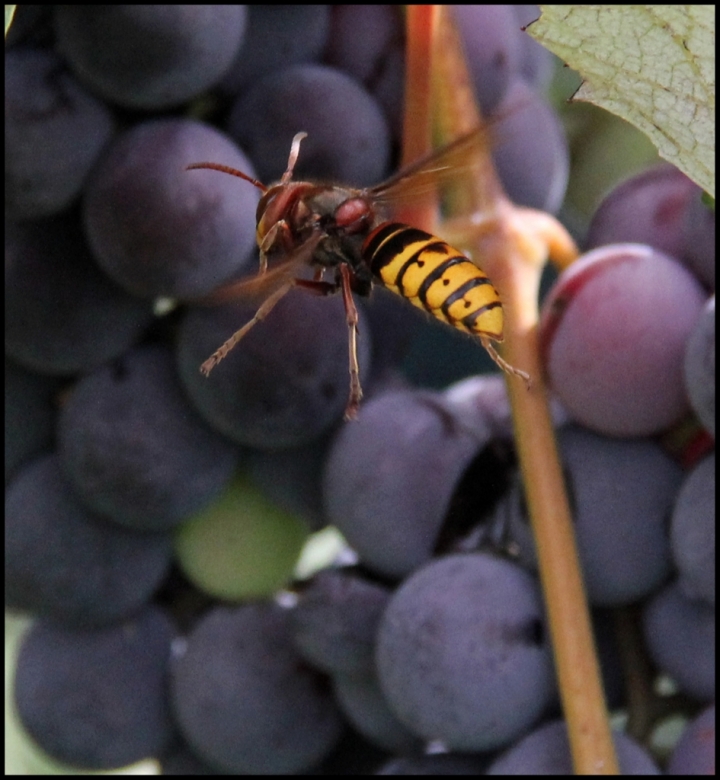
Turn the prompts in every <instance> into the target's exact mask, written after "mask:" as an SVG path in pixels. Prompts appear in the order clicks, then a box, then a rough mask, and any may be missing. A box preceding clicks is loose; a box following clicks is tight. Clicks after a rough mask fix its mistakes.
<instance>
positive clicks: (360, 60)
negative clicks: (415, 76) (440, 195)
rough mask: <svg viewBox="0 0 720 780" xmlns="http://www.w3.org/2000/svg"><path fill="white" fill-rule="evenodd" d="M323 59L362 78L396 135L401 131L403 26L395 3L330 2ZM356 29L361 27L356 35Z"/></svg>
mask: <svg viewBox="0 0 720 780" xmlns="http://www.w3.org/2000/svg"><path fill="white" fill-rule="evenodd" d="M330 9H331V10H330V33H329V35H328V45H327V48H326V50H325V62H326V63H327V64H328V65H332V66H333V67H335V68H338V69H340V70H342V71H345V73H347V74H349V75H350V76H352V77H353V78H355V79H357V80H358V81H359V82H361V83H362V84H363V85H364V86H365V88H366V89H367V90H368V91H369V92H370V94H371V95H373V96H374V97H375V98H376V99H377V101H378V102H379V103H380V104H381V105H382V107H383V109H384V111H385V114H386V116H387V119H388V122H389V124H390V126H391V128H392V131H393V135H394V137H395V138H398V139H399V138H400V135H401V132H402V108H403V89H404V85H403V77H404V57H405V52H404V48H405V46H404V30H403V20H402V15H401V14H400V13H399V9H398V7H397V6H394V5H333V6H330ZM358 31H362V34H361V35H358Z"/></svg>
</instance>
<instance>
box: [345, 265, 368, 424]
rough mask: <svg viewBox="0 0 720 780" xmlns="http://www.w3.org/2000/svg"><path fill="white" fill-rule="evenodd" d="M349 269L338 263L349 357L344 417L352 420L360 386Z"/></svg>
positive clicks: (360, 390) (355, 311)
mask: <svg viewBox="0 0 720 780" xmlns="http://www.w3.org/2000/svg"><path fill="white" fill-rule="evenodd" d="M350 273H351V272H350V269H349V268H348V266H347V265H346V264H345V263H342V264H341V265H340V274H341V277H342V293H343V303H344V304H345V316H346V320H347V325H348V339H349V347H348V353H349V359H350V398H349V399H348V404H347V407H346V408H345V419H346V420H353V419H354V418H355V417H357V413H358V407H359V406H360V401H361V400H362V395H363V394H362V388H361V387H360V366H359V365H358V357H357V334H358V327H357V326H358V313H357V308H356V306H355V301H354V300H353V297H352V287H351V283H350Z"/></svg>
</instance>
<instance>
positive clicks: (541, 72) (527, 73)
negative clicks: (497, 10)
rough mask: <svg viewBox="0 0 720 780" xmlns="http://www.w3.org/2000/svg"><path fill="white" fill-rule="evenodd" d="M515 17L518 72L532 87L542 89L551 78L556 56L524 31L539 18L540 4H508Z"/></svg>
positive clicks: (556, 61) (556, 59) (556, 60)
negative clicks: (518, 37)
mask: <svg viewBox="0 0 720 780" xmlns="http://www.w3.org/2000/svg"><path fill="white" fill-rule="evenodd" d="M510 7H511V8H512V9H513V11H514V13H515V18H516V19H517V21H518V23H519V25H520V28H521V32H520V73H521V75H522V77H523V78H524V79H525V81H527V82H528V84H530V85H532V86H533V88H535V89H537V90H540V91H544V90H545V89H546V88H547V87H548V85H549V83H550V80H551V79H552V76H553V71H554V70H555V64H556V63H558V62H559V60H558V58H557V57H556V56H555V55H554V54H553V53H552V52H551V51H550V49H546V48H545V47H544V46H543V45H542V44H540V43H539V42H538V41H536V40H535V39H534V38H533V37H532V36H531V35H529V34H528V33H527V32H525V30H526V28H527V27H529V26H530V25H531V24H532V23H533V22H536V21H537V20H538V19H539V18H540V6H537V5H512V6H510Z"/></svg>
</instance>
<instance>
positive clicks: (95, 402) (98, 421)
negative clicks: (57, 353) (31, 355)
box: [58, 346, 238, 531]
mask: <svg viewBox="0 0 720 780" xmlns="http://www.w3.org/2000/svg"><path fill="white" fill-rule="evenodd" d="M58 445H59V454H60V463H61V466H62V468H63V470H64V472H65V474H66V475H67V477H68V478H69V479H70V480H71V482H72V483H73V486H74V487H75V489H76V490H77V492H78V495H79V496H81V497H82V500H83V501H84V502H85V503H87V505H88V506H89V507H90V508H91V509H93V510H94V511H95V512H98V513H99V514H102V515H105V516H107V517H111V518H112V519H113V520H116V521H117V522H119V523H121V524H123V525H126V526H128V527H129V528H135V529H136V530H143V531H161V530H167V529H170V528H172V527H173V526H175V525H177V524H178V523H179V522H180V521H182V520H184V519H185V518H187V517H189V516H190V515H191V514H193V513H194V512H197V511H199V510H200V509H201V508H202V507H204V506H205V505H206V504H208V503H209V502H210V501H212V500H213V499H214V498H216V497H217V496H218V495H219V494H220V492H221V491H222V489H223V488H224V487H225V485H226V484H227V482H228V481H229V479H230V477H231V476H232V473H233V471H234V469H235V467H236V466H237V462H238V452H237V449H236V448H235V447H233V446H232V445H231V444H230V443H229V442H227V441H225V440H224V439H222V438H221V437H220V436H219V435H217V434H215V433H213V432H212V431H211V430H209V429H208V428H207V426H206V425H205V424H204V423H203V421H202V419H201V418H200V416H199V415H198V414H197V413H196V412H195V411H194V409H193V408H192V407H191V406H190V404H189V403H188V401H187V400H186V399H185V397H184V396H183V394H182V391H181V389H180V386H179V383H178V379H177V376H176V370H175V366H174V362H173V357H172V353H171V352H170V351H169V350H166V349H164V348H162V347H159V346H157V347H145V348H143V349H137V350H134V351H132V352H130V353H128V354H127V355H125V356H124V357H122V358H118V359H117V360H115V361H114V362H113V363H112V364H111V365H109V366H106V367H104V368H102V369H99V370H98V371H96V372H95V373H93V374H90V375H89V376H86V377H85V378H84V379H83V380H81V381H80V382H79V383H78V384H77V385H76V386H75V387H74V389H73V391H72V393H71V395H70V396H69V398H67V400H66V402H65V404H64V406H63V409H62V412H61V415H60V423H59V433H58Z"/></svg>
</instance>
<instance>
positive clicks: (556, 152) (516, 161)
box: [485, 6, 570, 213]
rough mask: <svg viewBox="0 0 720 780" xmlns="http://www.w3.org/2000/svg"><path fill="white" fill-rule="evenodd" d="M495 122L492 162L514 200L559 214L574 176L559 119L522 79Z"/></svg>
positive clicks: (510, 90)
mask: <svg viewBox="0 0 720 780" xmlns="http://www.w3.org/2000/svg"><path fill="white" fill-rule="evenodd" d="M485 7H488V6H485ZM494 116H496V117H498V118H499V119H498V121H497V122H496V123H495V124H494V125H493V136H494V137H495V138H496V139H497V145H496V146H495V147H494V148H493V161H494V162H495V168H496V169H497V172H498V174H499V175H500V179H501V180H502V183H503V186H504V187H505V191H506V192H507V194H508V195H509V196H510V199H511V200H513V201H514V202H515V203H517V204H518V205H519V206H529V207H531V208H536V209H542V210H543V211H549V212H551V213H554V212H556V211H557V210H558V209H559V208H560V206H561V205H562V202H563V200H564V198H565V188H566V187H567V183H568V176H569V173H570V151H569V148H568V143H567V139H566V138H565V131H564V130H563V127H562V123H561V122H560V119H559V117H558V116H557V114H556V113H555V112H554V111H553V109H552V108H551V107H550V105H549V104H548V103H547V102H546V101H545V99H544V98H543V97H542V96H541V95H539V94H538V93H537V92H535V91H533V89H532V88H531V87H530V86H529V85H528V84H527V83H526V82H525V81H523V80H522V79H520V78H515V79H513V80H512V81H511V83H510V84H509V85H508V87H507V90H506V92H505V96H504V97H503V100H502V102H501V103H500V105H499V106H498V107H497V109H495V112H494Z"/></svg>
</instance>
